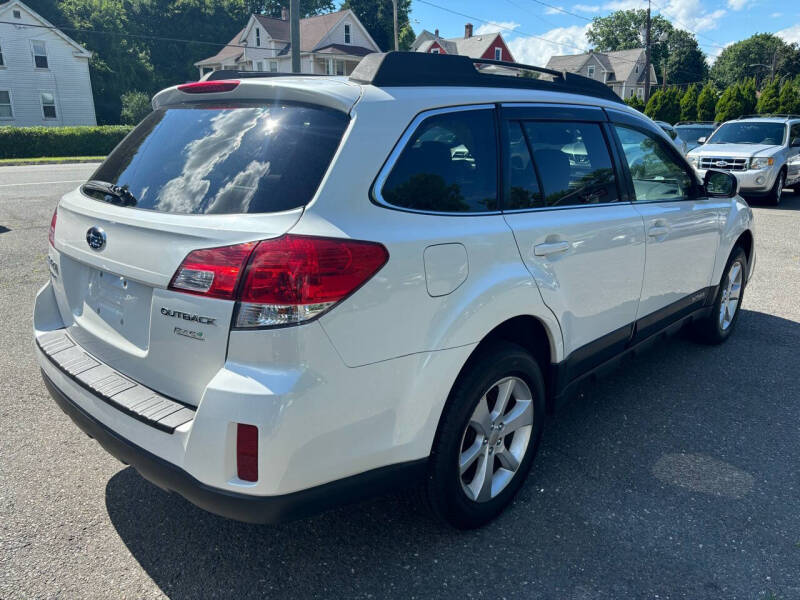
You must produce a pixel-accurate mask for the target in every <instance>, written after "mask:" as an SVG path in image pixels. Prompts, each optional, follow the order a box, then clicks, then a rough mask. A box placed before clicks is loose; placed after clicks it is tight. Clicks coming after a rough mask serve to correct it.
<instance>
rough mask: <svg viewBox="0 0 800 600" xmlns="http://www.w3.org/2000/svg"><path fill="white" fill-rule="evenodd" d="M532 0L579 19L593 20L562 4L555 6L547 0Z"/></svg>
mask: <svg viewBox="0 0 800 600" xmlns="http://www.w3.org/2000/svg"><path fill="white" fill-rule="evenodd" d="M531 2H536V4H541V5H542V6H546V7H547V8H552V9H553V10H556V11H558V12H561V13H564V14H565V15H571V16H573V17H577V18H578V19H583V20H584V21H589V22H591V21H592V20H591V19H590V18H589V17H584V16H583V15H578V14H575V13H574V12H570V11H568V10H567V9H565V8H562V7H560V6H553V5H552V4H548V3H547V2H542V0H531Z"/></svg>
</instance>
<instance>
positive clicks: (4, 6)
mask: <svg viewBox="0 0 800 600" xmlns="http://www.w3.org/2000/svg"><path fill="white" fill-rule="evenodd" d="M13 6H19V7H21V8H22V9H24V10H25V12H27V13H29V14H30V15H31V16H32V17H33V18H35V19H36V20H37V21H39V22H40V23H41V24H42V25H45V26H46V27H48V28H50V31H52V32H53V33H55V34H56V35H57V36H59V37H60V38H61V39H63V40H64V41H65V42H67V43H68V44H69V45H70V46H72V47H73V48H75V50H76V52H78V53H79V54H80V55H81V56H84V57H86V58H91V56H92V52H91V51H89V50H87V49H86V48H84V47H83V46H81V45H80V44H79V43H78V42H76V41H75V40H73V39H72V38H71V37H69V36H68V35H67V34H66V33H64V32H63V31H61V30H60V29H59V28H58V27H56V26H55V25H53V24H52V23H51V22H50V21H48V20H47V19H45V18H44V17H43V16H42V15H40V14H39V13H37V12H36V11H35V10H33V9H32V8H31V7H30V6H28V5H27V4H25V3H24V2H21V1H20V0H11V1H10V2H0V13H3V12H5V11H7V10H8V9H10V8H11V7H13Z"/></svg>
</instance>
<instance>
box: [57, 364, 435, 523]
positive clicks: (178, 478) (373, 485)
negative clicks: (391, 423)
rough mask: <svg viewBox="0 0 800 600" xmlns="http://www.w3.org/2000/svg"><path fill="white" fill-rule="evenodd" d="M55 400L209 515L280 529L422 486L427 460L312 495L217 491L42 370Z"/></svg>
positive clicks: (127, 459)
mask: <svg viewBox="0 0 800 600" xmlns="http://www.w3.org/2000/svg"><path fill="white" fill-rule="evenodd" d="M42 378H43V379H44V383H45V385H46V386H47V389H48V391H49V392H50V395H52V396H53V399H54V400H55V402H56V404H58V406H59V408H61V410H62V411H64V413H66V414H67V416H69V418H70V419H72V420H73V421H74V422H75V424H76V425H77V426H78V427H79V428H80V429H81V430H83V431H84V432H85V433H86V434H88V435H89V436H91V437H92V438H94V439H95V440H96V441H97V442H98V443H99V444H100V445H101V446H102V447H103V448H104V449H105V450H106V451H107V452H108V453H109V454H111V455H112V456H114V457H116V458H118V459H119V460H121V461H122V462H123V463H125V464H128V465H131V466H132V467H134V468H135V469H136V470H137V471H138V472H139V473H140V474H141V475H142V476H143V477H144V478H145V479H147V480H149V481H151V482H152V483H154V484H156V485H157V486H159V487H161V488H163V489H166V490H169V491H174V492H177V493H178V494H180V495H181V496H183V497H184V498H186V499H187V500H189V501H190V502H192V503H193V504H195V505H197V506H199V507H200V508H203V509H205V510H207V511H209V512H212V513H215V514H218V515H221V516H223V517H227V518H230V519H236V520H239V521H246V522H249V523H277V522H281V521H288V520H292V519H298V518H302V517H306V516H308V515H311V514H315V513H317V512H320V511H322V510H326V509H328V508H331V507H333V506H337V505H341V504H346V503H350V502H353V501H356V500H359V499H362V498H366V497H369V496H372V495H376V494H380V493H385V492H387V491H390V490H391V489H395V488H397V487H400V486H404V485H409V484H413V482H415V481H418V480H420V479H421V478H422V477H423V476H424V474H425V471H426V464H427V459H421V460H416V461H411V462H406V463H401V464H395V465H390V466H387V467H382V468H379V469H373V470H372V471H367V472H366V473H360V474H358V475H354V476H352V477H347V478H345V479H341V480H338V481H333V482H331V483H327V484H324V485H320V486H317V487H313V488H310V489H307V490H302V491H299V492H294V493H291V494H284V495H280V496H266V497H265V496H252V495H248V494H237V493H234V492H229V491H226V490H221V489H218V488H214V487H211V486H208V485H205V484H204V483H202V482H200V481H198V480H197V479H195V478H194V477H192V476H191V475H190V474H189V473H187V472H186V471H184V470H183V469H181V468H179V467H177V466H176V465H174V464H172V463H170V462H168V461H166V460H164V459H162V458H160V457H158V456H156V455H155V454H152V453H150V452H148V451H147V450H145V449H144V448H141V447H140V446H137V445H136V444H134V443H133V442H131V441H130V440H127V439H125V438H124V437H122V436H120V435H119V434H117V433H116V432H114V431H112V430H111V429H110V428H108V427H106V426H105V425H103V424H102V423H101V422H100V421H98V420H97V419H95V418H94V417H92V416H91V415H90V414H89V413H87V412H86V411H85V410H83V409H82V408H81V407H80V406H78V405H77V404H76V403H74V402H73V401H72V400H70V399H69V398H68V397H67V396H66V394H64V392H62V391H61V390H60V389H59V388H58V387H57V386H56V384H55V383H54V382H53V381H52V380H51V379H50V378H49V377H48V376H47V374H46V373H45V372H44V370H42Z"/></svg>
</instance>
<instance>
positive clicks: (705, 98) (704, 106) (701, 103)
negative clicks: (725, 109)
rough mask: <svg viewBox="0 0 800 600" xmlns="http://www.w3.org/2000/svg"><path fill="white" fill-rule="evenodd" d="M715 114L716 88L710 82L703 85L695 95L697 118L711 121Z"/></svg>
mask: <svg viewBox="0 0 800 600" xmlns="http://www.w3.org/2000/svg"><path fill="white" fill-rule="evenodd" d="M716 114H717V90H715V89H714V86H713V85H711V84H710V83H707V84H705V85H704V86H703V89H702V90H701V91H700V95H699V96H698V97H697V120H698V121H713V120H714V116H715V115H716Z"/></svg>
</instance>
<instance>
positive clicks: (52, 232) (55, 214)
mask: <svg viewBox="0 0 800 600" xmlns="http://www.w3.org/2000/svg"><path fill="white" fill-rule="evenodd" d="M57 220H58V207H57V206H56V209H55V210H54V211H53V217H52V218H51V219H50V232H49V233H48V234H47V239H48V240H49V241H50V245H51V246H52V247H53V248H55V247H56V221H57Z"/></svg>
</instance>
